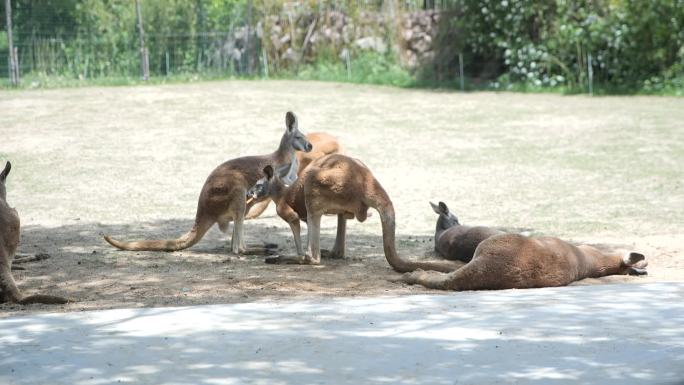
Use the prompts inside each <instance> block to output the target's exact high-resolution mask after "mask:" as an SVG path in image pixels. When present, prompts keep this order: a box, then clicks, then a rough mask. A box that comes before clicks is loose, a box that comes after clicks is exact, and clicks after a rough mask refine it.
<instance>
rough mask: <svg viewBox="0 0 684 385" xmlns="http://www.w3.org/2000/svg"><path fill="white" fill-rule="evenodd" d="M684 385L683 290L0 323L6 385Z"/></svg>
mask: <svg viewBox="0 0 684 385" xmlns="http://www.w3.org/2000/svg"><path fill="white" fill-rule="evenodd" d="M116 383H136V384H169V385H170V384H177V385H196V384H212V385H219V384H264V385H265V384H268V385H277V384H293V385H295V384H296V385H306V384H359V385H360V384H413V385H433V384H507V383H512V384H576V383H577V384H621V385H625V384H668V385H675V384H684V284H682V283H652V284H634V285H603V286H575V287H564V288H553V289H538V290H507V291H499V292H466V293H452V294H448V295H421V296H406V297H400V298H397V297H386V298H363V299H313V300H307V301H296V302H294V301H280V300H279V301H277V302H274V301H263V302H255V303H245V304H235V305H211V306H195V307H185V308H157V309H123V310H108V311H93V312H84V313H68V314H44V315H33V316H28V317H16V318H8V319H3V320H0V384H70V385H86V384H92V385H99V384H116Z"/></svg>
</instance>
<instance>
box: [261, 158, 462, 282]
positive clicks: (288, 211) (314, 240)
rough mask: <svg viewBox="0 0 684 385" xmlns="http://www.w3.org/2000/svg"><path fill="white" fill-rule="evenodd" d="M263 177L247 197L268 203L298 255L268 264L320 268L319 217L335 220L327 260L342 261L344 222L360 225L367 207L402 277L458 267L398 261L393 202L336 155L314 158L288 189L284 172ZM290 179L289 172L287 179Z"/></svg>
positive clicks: (366, 173) (355, 163)
mask: <svg viewBox="0 0 684 385" xmlns="http://www.w3.org/2000/svg"><path fill="white" fill-rule="evenodd" d="M293 163H294V161H293ZM292 168H294V167H291V169H292ZM264 173H265V174H266V177H264V178H262V179H261V180H259V181H258V182H257V184H256V185H255V186H254V187H253V188H252V189H250V191H249V193H250V195H251V197H253V198H255V199H257V200H258V199H264V198H265V197H270V198H271V199H273V201H274V202H275V203H276V209H277V212H278V215H279V216H280V217H281V218H283V219H284V220H285V221H286V222H287V223H288V224H289V225H290V228H291V229H292V233H293V235H294V238H295V244H296V246H297V253H298V255H297V256H296V257H285V256H280V257H277V258H272V259H270V260H267V261H270V262H274V263H275V262H283V263H298V264H319V263H320V260H321V250H320V224H321V216H322V215H324V214H337V237H336V239H335V246H334V247H333V250H332V252H331V253H330V254H331V256H332V257H343V256H344V245H345V235H346V224H347V219H352V218H354V217H355V218H356V219H357V220H358V221H360V222H363V221H364V220H366V218H367V217H368V208H369V207H372V208H374V209H376V210H377V211H378V213H379V214H380V221H381V223H382V239H383V246H384V251H385V257H386V258H387V262H389V264H390V265H391V266H392V267H393V268H394V269H395V270H396V271H398V272H407V271H412V270H414V269H416V268H430V269H434V270H438V271H453V270H455V269H456V268H457V267H458V266H459V265H458V264H455V263H454V262H452V261H425V262H411V261H406V260H404V259H402V258H400V257H399V256H398V255H397V251H396V248H395V238H394V231H395V222H394V206H393V205H392V201H391V200H390V199H389V196H388V195H387V193H386V192H385V190H384V189H383V188H382V186H381V185H380V183H379V182H378V181H377V180H376V179H375V177H374V176H373V174H372V173H371V171H370V170H369V169H368V168H367V167H366V166H365V165H364V164H363V163H361V161H359V160H357V159H353V158H350V157H348V156H345V155H341V154H331V155H326V156H324V157H322V158H318V159H316V160H314V161H313V162H312V163H311V164H310V165H309V166H308V167H307V168H306V169H305V170H304V172H303V174H302V176H301V177H299V178H298V179H297V180H296V181H294V182H293V183H292V184H290V185H289V186H287V184H286V183H285V182H284V181H283V178H282V174H283V173H285V169H283V170H282V171H281V172H274V171H273V168H272V167H268V166H267V167H265V168H264ZM292 174H293V173H292V172H291V170H290V172H289V173H288V174H286V175H292ZM300 220H302V221H305V222H306V223H307V226H308V237H307V238H308V245H309V255H304V253H303V250H302V247H301V240H300V235H299V233H300V228H299V221H300Z"/></svg>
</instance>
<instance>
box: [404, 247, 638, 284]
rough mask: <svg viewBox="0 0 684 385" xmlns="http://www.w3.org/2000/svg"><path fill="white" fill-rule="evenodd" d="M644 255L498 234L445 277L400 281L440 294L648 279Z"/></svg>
mask: <svg viewBox="0 0 684 385" xmlns="http://www.w3.org/2000/svg"><path fill="white" fill-rule="evenodd" d="M646 266H647V263H646V261H645V257H644V256H643V255H642V254H639V253H634V252H630V253H627V254H626V255H617V254H605V253H602V252H601V251H599V250H598V249H596V248H594V247H592V246H588V245H581V246H574V245H571V244H570V243H568V242H565V241H563V240H560V239H558V238H554V237H534V238H533V237H526V236H524V235H520V234H499V235H495V236H492V237H490V238H487V239H486V240H484V241H482V243H480V245H479V246H478V247H477V250H475V255H474V256H473V259H472V261H470V262H469V263H468V264H466V265H465V266H463V267H462V268H460V269H458V270H456V271H453V272H451V273H448V274H444V273H439V272H435V271H423V270H416V271H414V272H412V273H407V274H404V276H403V277H402V280H403V281H404V282H406V283H409V284H416V283H417V284H420V285H423V286H425V287H427V288H431V289H441V290H498V289H527V288H533V287H552V286H565V285H567V284H569V283H571V282H574V281H578V280H580V279H584V278H598V277H603V276H606V275H618V274H623V275H624V274H630V275H642V274H646V270H645V267H646Z"/></svg>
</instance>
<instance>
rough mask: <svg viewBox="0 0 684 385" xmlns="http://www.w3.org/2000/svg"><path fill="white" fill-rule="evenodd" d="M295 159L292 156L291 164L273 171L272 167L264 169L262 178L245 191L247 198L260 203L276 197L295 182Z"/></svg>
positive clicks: (296, 162)
mask: <svg viewBox="0 0 684 385" xmlns="http://www.w3.org/2000/svg"><path fill="white" fill-rule="evenodd" d="M297 167H299V162H298V161H297V157H295V156H294V155H293V156H292V162H291V163H288V164H286V165H283V166H280V167H278V168H277V170H273V166H271V165H268V166H266V167H264V175H265V176H264V177H263V178H261V179H259V180H258V181H257V182H256V184H255V185H254V186H252V187H251V188H250V189H249V190H247V198H252V199H254V200H256V201H257V202H258V201H261V200H264V199H265V198H267V197H273V196H275V195H277V193H278V191H280V190H281V189H283V188H285V187H287V186H289V185H291V184H292V183H294V182H295V181H296V180H297Z"/></svg>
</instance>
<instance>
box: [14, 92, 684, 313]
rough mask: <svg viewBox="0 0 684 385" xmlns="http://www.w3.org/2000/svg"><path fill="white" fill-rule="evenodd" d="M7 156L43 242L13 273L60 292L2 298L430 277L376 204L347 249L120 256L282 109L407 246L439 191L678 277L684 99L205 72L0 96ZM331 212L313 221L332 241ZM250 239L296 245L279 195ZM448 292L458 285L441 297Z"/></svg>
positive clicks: (197, 297) (171, 231)
mask: <svg viewBox="0 0 684 385" xmlns="http://www.w3.org/2000/svg"><path fill="white" fill-rule="evenodd" d="M0 110H2V114H0V160H4V159H10V160H12V161H13V164H14V167H13V172H12V175H11V176H10V180H9V186H8V194H9V197H8V199H9V202H10V204H11V205H13V206H15V207H16V208H17V209H18V211H19V213H20V216H21V218H22V225H23V227H22V231H23V234H22V245H21V246H20V251H21V252H24V253H36V252H45V253H48V254H50V255H51V258H50V259H48V260H45V261H41V262H36V263H32V264H28V265H25V267H26V268H27V270H24V271H16V272H15V277H16V278H17V280H18V282H19V285H20V287H21V288H22V289H23V290H24V291H25V292H26V293H31V292H35V291H42V292H52V293H55V294H61V295H68V296H70V297H73V298H75V299H77V300H78V302H75V303H73V304H69V305H66V306H64V307H44V306H40V305H36V306H30V307H24V306H13V305H0V312H1V313H0V314H3V315H8V314H15V313H17V312H26V311H29V312H30V311H38V310H39V311H44V310H48V311H77V310H81V309H100V308H114V307H137V306H164V305H188V304H199V303H226V302H241V301H253V300H256V299H260V298H264V297H287V298H292V297H299V296H357V295H359V296H368V295H370V296H375V295H385V294H404V293H425V292H426V290H425V289H423V288H417V287H408V286H404V285H402V284H398V283H393V282H391V281H390V279H392V278H395V277H396V276H398V274H396V273H394V272H392V271H391V269H390V268H389V266H388V265H387V262H386V261H385V260H384V256H383V255H382V247H381V246H382V245H381V237H380V233H381V231H380V223H379V219H378V216H377V215H374V216H373V217H371V218H370V219H369V220H368V221H367V222H365V223H363V224H361V223H350V225H349V229H348V251H347V256H348V258H347V259H346V260H343V261H325V262H324V265H323V266H318V267H310V266H271V265H265V264H263V262H262V258H259V257H249V256H247V257H235V256H231V255H229V253H228V250H227V249H226V247H225V239H224V238H223V236H222V234H220V233H219V231H218V230H217V229H212V231H210V233H209V234H208V235H207V236H206V237H205V239H204V240H203V241H201V243H199V244H198V245H196V246H195V247H193V248H191V249H189V250H185V251H182V252H177V253H148V252H121V251H116V250H114V249H112V248H111V247H109V246H108V245H107V244H105V243H104V241H103V240H102V238H101V234H103V233H107V234H112V235H114V236H117V237H120V238H126V237H175V236H178V235H180V234H182V233H183V232H185V231H187V229H189V228H190V226H191V223H192V218H193V217H194V214H195V212H194V210H195V205H196V201H197V195H198V193H199V190H200V188H201V186H202V183H203V182H204V179H205V178H206V176H207V175H208V174H209V172H210V171H211V170H212V169H213V168H214V167H215V166H217V165H218V164H220V163H221V162H222V161H224V160H226V159H229V158H232V157H236V156H241V155H251V154H261V153H266V152H270V151H272V150H273V149H274V148H275V147H276V145H277V143H278V139H279V137H280V134H281V132H282V130H283V127H284V123H283V121H284V113H285V111H287V110H293V111H295V112H296V113H297V114H298V115H299V119H300V125H301V129H302V130H303V131H305V132H307V131H328V132H330V133H332V134H334V135H337V136H338V137H339V138H340V140H341V141H342V142H343V144H344V146H345V147H346V149H347V150H348V152H349V154H350V155H353V156H356V157H358V158H360V159H361V160H363V161H364V163H366V164H367V165H368V166H369V167H370V169H371V170H373V172H374V173H375V174H376V176H377V178H378V179H379V180H380V181H381V183H382V184H383V185H384V187H385V188H386V190H387V191H388V193H389V194H390V197H391V198H392V200H393V202H394V204H395V208H396V211H397V221H398V228H397V239H398V248H399V252H400V254H401V255H403V256H411V257H418V258H420V257H426V256H427V257H434V255H433V253H432V238H431V234H432V230H433V227H434V222H435V215H434V214H433V213H432V211H431V209H430V207H429V205H428V200H440V199H441V200H444V201H446V202H447V203H449V206H450V207H451V208H452V210H453V211H454V212H456V213H457V215H458V216H459V217H460V218H461V220H462V222H465V223H469V224H484V225H496V226H505V227H509V228H527V229H533V231H534V232H536V233H543V234H552V235H558V236H561V237H564V238H567V239H572V240H575V241H580V242H589V243H594V244H599V245H603V246H604V247H606V248H614V247H627V248H635V249H638V250H641V251H643V252H644V253H645V254H646V255H647V257H648V259H649V260H650V263H651V266H650V273H651V274H650V275H649V276H648V277H646V278H632V277H611V278H604V279H601V280H585V281H583V282H580V283H579V284H592V283H597V282H615V281H619V282H646V281H669V280H677V281H681V280H684V262H682V253H683V250H684V240H683V239H682V236H681V232H682V223H684V186H683V185H682V183H683V180H684V179H683V178H682V171H681V168H682V165H683V164H684V130H683V129H682V126H681V122H682V121H684V99H677V98H660V97H657V98H652V97H606V98H589V97H585V96H558V95H521V94H496V93H469V94H461V93H446V92H432V91H418V90H401V89H395V88H386V87H371V86H356V85H341V84H335V83H317V82H288V81H270V82H256V81H255V82H243V81H230V82H212V83H197V84H186V85H171V86H154V87H133V88H128V87H125V88H124V87H122V88H81V89H66V90H50V91H21V92H4V93H2V94H0ZM334 225H335V220H334V219H333V218H329V219H324V220H323V233H322V235H323V243H324V245H325V244H328V245H331V244H332V241H333V237H334ZM245 229H246V230H245V231H246V236H247V241H248V242H252V243H256V242H260V241H269V242H275V243H278V244H279V245H280V247H281V251H282V252H285V253H291V252H292V251H293V250H294V245H293V243H292V241H291V235H290V232H289V229H288V227H287V225H286V224H285V223H284V222H282V221H281V220H280V219H279V218H277V217H276V216H275V215H274V210H273V208H270V209H269V211H267V213H266V215H265V216H263V217H262V218H259V219H256V220H253V221H249V222H248V223H247V224H246V227H245ZM451 295H453V294H451Z"/></svg>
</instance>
